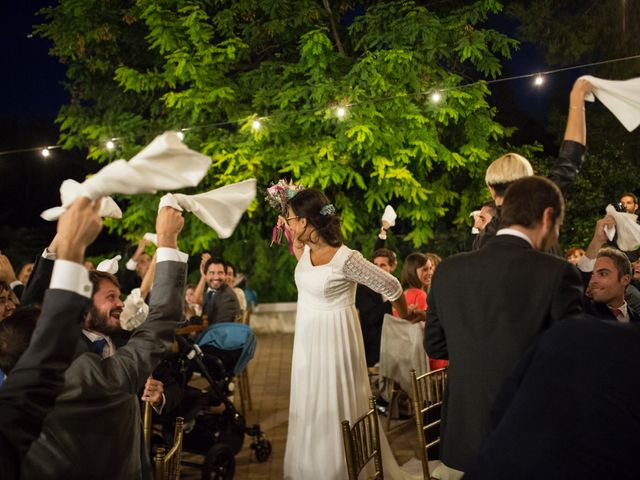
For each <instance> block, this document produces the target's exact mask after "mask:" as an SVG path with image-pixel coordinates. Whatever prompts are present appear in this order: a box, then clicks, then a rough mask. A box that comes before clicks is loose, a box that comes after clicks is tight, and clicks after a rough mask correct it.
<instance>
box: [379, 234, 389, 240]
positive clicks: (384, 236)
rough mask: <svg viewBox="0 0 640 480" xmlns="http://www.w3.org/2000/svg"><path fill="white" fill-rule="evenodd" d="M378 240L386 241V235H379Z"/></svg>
mask: <svg viewBox="0 0 640 480" xmlns="http://www.w3.org/2000/svg"><path fill="white" fill-rule="evenodd" d="M378 238H379V239H380V240H386V239H387V234H386V233H379V234H378Z"/></svg>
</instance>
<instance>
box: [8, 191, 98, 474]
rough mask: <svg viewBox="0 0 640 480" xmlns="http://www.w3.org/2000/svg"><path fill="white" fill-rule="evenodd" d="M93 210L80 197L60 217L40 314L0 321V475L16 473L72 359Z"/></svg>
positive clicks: (87, 293)
mask: <svg viewBox="0 0 640 480" xmlns="http://www.w3.org/2000/svg"><path fill="white" fill-rule="evenodd" d="M98 211H99V202H95V204H92V203H91V201H90V200H88V199H86V198H81V199H79V200H77V201H76V202H75V203H74V204H73V205H71V207H70V208H69V210H67V211H66V212H65V213H64V214H63V215H62V216H61V217H60V220H59V221H58V232H59V236H60V244H59V253H58V260H57V261H56V263H55V265H54V266H53V276H52V278H51V281H50V288H49V289H48V290H47V292H46V294H45V296H44V302H43V307H42V313H41V314H40V315H39V312H40V309H39V308H35V307H27V308H26V309H25V308H22V309H19V310H18V311H17V312H16V313H14V315H12V316H10V317H9V318H8V319H6V320H5V321H4V322H2V323H0V367H1V368H2V369H3V370H4V371H5V372H7V373H8V377H7V380H6V381H5V383H4V384H3V385H2V387H1V388H0V478H2V479H3V480H11V479H17V478H19V475H20V469H19V466H20V463H21V461H22V458H23V457H24V455H25V454H26V453H27V451H28V449H29V447H30V445H31V443H32V442H33V441H34V440H35V439H36V438H37V437H38V435H39V434H40V429H41V427H42V422H43V421H44V418H45V416H46V415H47V413H49V411H50V410H51V409H52V408H53V405H54V402H55V399H56V397H57V396H58V394H59V393H60V391H61V390H62V387H63V385H64V376H63V375H64V371H65V369H66V368H67V367H68V365H69V363H70V362H71V360H72V359H73V353H74V350H75V345H76V342H77V341H78V335H79V334H80V324H81V322H82V319H83V316H84V311H85V309H86V308H87V306H88V304H89V299H90V297H91V283H90V282H89V275H88V272H87V271H86V269H85V268H84V267H83V266H82V261H83V260H84V254H85V250H86V248H87V246H89V245H90V244H91V243H92V242H93V241H94V240H95V238H96V237H97V235H98V233H99V232H100V229H101V228H102V221H101V219H100V216H99V215H98ZM38 315H39V316H38ZM36 320H37V323H36ZM34 328H35V330H34ZM29 339H30V340H31V342H29Z"/></svg>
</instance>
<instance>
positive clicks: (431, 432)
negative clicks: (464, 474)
mask: <svg viewBox="0 0 640 480" xmlns="http://www.w3.org/2000/svg"><path fill="white" fill-rule="evenodd" d="M410 374H411V391H412V401H413V412H414V415H415V417H416V432H417V434H418V445H420V460H421V461H422V471H423V474H424V478H425V479H426V480H431V473H430V466H429V456H428V454H427V450H429V449H430V448H432V447H434V446H436V445H438V444H440V411H441V408H442V400H443V397H444V389H445V385H446V383H447V368H446V367H445V368H440V369H438V370H433V371H432V372H428V373H425V374H423V375H420V376H416V371H415V370H413V369H412V370H411V372H410Z"/></svg>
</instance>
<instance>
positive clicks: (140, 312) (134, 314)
mask: <svg viewBox="0 0 640 480" xmlns="http://www.w3.org/2000/svg"><path fill="white" fill-rule="evenodd" d="M147 315H149V305H147V304H146V303H144V300H143V299H142V297H141V296H140V289H139V288H134V289H133V290H131V293H130V294H129V295H128V296H127V298H126V300H125V301H124V308H123V309H122V313H121V314H120V326H121V327H122V329H123V330H127V331H131V330H134V329H136V328H137V327H139V326H140V325H142V323H143V322H144V321H145V320H146V319H147Z"/></svg>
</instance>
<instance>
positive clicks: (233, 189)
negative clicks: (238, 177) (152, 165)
mask: <svg viewBox="0 0 640 480" xmlns="http://www.w3.org/2000/svg"><path fill="white" fill-rule="evenodd" d="M255 196H256V180H255V178H252V179H250V180H245V181H243V182H238V183H233V184H231V185H225V186H224V187H221V188H216V189H215V190H211V191H209V192H205V193H199V194H197V195H183V194H181V193H168V194H166V195H165V196H164V197H162V198H161V199H160V206H159V207H158V208H162V207H167V206H168V207H173V208H175V209H176V210H180V211H182V210H183V209H184V210H186V211H188V212H191V213H193V214H194V215H195V216H196V217H198V218H199V219H200V220H202V221H203V222H204V223H206V224H207V225H209V226H210V227H211V228H213V229H214V230H215V231H216V233H217V234H218V236H219V237H220V238H229V237H230V236H231V234H233V231H234V230H235V228H236V226H237V225H238V222H239V221H240V218H241V217H242V214H243V213H244V212H245V210H246V209H247V208H248V207H249V204H250V203H251V202H252V201H253V199H254V198H255Z"/></svg>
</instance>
